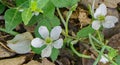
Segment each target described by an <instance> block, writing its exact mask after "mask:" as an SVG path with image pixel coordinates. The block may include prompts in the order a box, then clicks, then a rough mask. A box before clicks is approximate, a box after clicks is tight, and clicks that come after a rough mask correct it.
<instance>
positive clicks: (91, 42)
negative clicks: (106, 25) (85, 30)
mask: <svg viewBox="0 0 120 65" xmlns="http://www.w3.org/2000/svg"><path fill="white" fill-rule="evenodd" d="M89 40H90V44H91V45H92V47H93V49H94V50H95V51H97V52H98V53H99V52H100V51H99V50H97V48H96V47H95V45H94V44H93V41H92V38H91V34H89Z"/></svg>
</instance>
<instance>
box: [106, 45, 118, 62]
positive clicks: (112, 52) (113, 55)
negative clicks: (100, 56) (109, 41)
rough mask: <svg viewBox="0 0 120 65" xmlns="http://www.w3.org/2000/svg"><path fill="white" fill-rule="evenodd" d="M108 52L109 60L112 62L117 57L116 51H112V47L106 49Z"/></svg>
mask: <svg viewBox="0 0 120 65" xmlns="http://www.w3.org/2000/svg"><path fill="white" fill-rule="evenodd" d="M107 50H108V57H109V58H110V60H113V58H114V57H116V56H117V55H118V50H116V49H113V48H112V47H107Z"/></svg>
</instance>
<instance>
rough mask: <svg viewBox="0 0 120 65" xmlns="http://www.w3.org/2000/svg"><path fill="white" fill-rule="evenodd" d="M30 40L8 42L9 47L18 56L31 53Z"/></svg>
mask: <svg viewBox="0 0 120 65" xmlns="http://www.w3.org/2000/svg"><path fill="white" fill-rule="evenodd" d="M30 42H31V41H30V40H22V41H19V42H17V43H13V42H8V44H7V46H8V47H10V48H11V49H12V50H13V51H15V52H16V53H18V54H25V53H28V52H30V51H31V47H30Z"/></svg>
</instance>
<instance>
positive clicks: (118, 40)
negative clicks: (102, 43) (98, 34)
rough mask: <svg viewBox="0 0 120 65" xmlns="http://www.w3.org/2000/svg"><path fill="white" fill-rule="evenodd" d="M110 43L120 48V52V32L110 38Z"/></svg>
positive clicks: (113, 46)
mask: <svg viewBox="0 0 120 65" xmlns="http://www.w3.org/2000/svg"><path fill="white" fill-rule="evenodd" d="M108 45H110V46H111V47H112V48H115V49H117V50H119V53H120V33H118V34H116V35H114V36H112V38H110V40H109V43H108Z"/></svg>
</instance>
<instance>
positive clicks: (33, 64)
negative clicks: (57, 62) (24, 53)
mask: <svg viewBox="0 0 120 65" xmlns="http://www.w3.org/2000/svg"><path fill="white" fill-rule="evenodd" d="M23 65H40V62H38V61H35V60H31V61H30V62H28V63H27V64H23Z"/></svg>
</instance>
